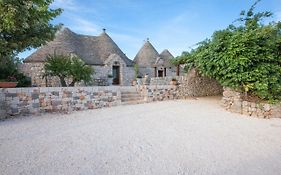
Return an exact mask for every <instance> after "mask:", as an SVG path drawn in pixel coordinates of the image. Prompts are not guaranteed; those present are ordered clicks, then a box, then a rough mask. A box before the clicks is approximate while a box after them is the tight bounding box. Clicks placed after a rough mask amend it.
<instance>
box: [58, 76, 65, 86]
mask: <svg viewBox="0 0 281 175" xmlns="http://www.w3.org/2000/svg"><path fill="white" fill-rule="evenodd" d="M59 78H60V83H61V86H62V87H67V85H66V82H65V80H64V77H59Z"/></svg>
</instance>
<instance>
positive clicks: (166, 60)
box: [160, 49, 174, 67]
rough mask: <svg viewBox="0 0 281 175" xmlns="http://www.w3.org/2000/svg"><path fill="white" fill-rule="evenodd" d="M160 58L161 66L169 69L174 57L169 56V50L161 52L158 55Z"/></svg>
mask: <svg viewBox="0 0 281 175" xmlns="http://www.w3.org/2000/svg"><path fill="white" fill-rule="evenodd" d="M160 57H161V59H163V62H164V63H163V65H164V66H165V67H170V66H171V65H172V64H171V59H173V58H174V56H173V55H172V54H171V52H169V50H167V49H165V50H163V52H161V53H160Z"/></svg>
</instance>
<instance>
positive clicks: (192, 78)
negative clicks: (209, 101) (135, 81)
mask: <svg viewBox="0 0 281 175" xmlns="http://www.w3.org/2000/svg"><path fill="white" fill-rule="evenodd" d="M172 79H176V80H177V83H178V93H179V96H180V97H182V98H188V97H202V96H216V95H222V92H223V88H222V86H221V85H220V84H219V83H218V82H217V81H216V80H214V79H211V78H209V77H206V76H202V75H200V74H199V72H198V71H196V69H192V70H191V71H189V72H188V73H187V74H186V75H185V76H174V77H155V78H150V81H149V82H150V83H149V84H150V85H169V84H170V83H171V80H172ZM143 82H144V80H143Z"/></svg>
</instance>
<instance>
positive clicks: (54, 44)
mask: <svg viewBox="0 0 281 175" xmlns="http://www.w3.org/2000/svg"><path fill="white" fill-rule="evenodd" d="M54 52H56V53H58V54H75V55H77V56H79V57H81V58H82V59H83V60H84V61H85V62H86V64H89V65H103V64H104V61H105V60H106V59H107V58H108V57H109V56H110V55H111V54H117V55H119V56H120V57H121V58H122V59H123V60H124V61H125V63H126V64H127V66H132V65H133V61H132V60H130V59H129V58H128V57H127V56H126V55H125V54H124V53H123V52H122V51H121V49H120V48H119V47H118V46H117V44H116V43H115V42H114V41H113V40H112V39H111V38H110V36H108V34H107V33H106V32H105V31H104V32H103V33H102V34H100V35H99V36H88V35H80V34H76V33H74V32H72V31H71V30H70V29H68V28H64V29H63V30H61V31H59V32H58V33H57V34H56V37H55V39H54V40H53V41H51V42H48V43H47V44H46V45H44V46H42V47H41V48H39V49H38V50H37V51H36V52H34V53H33V54H31V55H30V56H29V57H27V58H26V59H25V60H24V62H25V63H30V62H44V61H45V59H46V57H47V56H48V55H49V54H53V53H54Z"/></svg>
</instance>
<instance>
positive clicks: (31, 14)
mask: <svg viewBox="0 0 281 175" xmlns="http://www.w3.org/2000/svg"><path fill="white" fill-rule="evenodd" d="M52 2H53V0H0V24H1V25H0V59H4V58H6V57H7V56H10V55H12V54H16V53H18V52H22V51H24V50H25V49H30V48H36V47H39V46H41V45H42V44H45V42H46V41H50V40H52V39H53V37H54V34H55V32H56V31H57V29H58V28H59V25H52V24H50V23H49V21H50V20H53V19H54V18H55V17H56V16H58V15H59V14H60V13H61V12H62V10H61V9H50V8H49V5H50V4H51V3H52Z"/></svg>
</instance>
